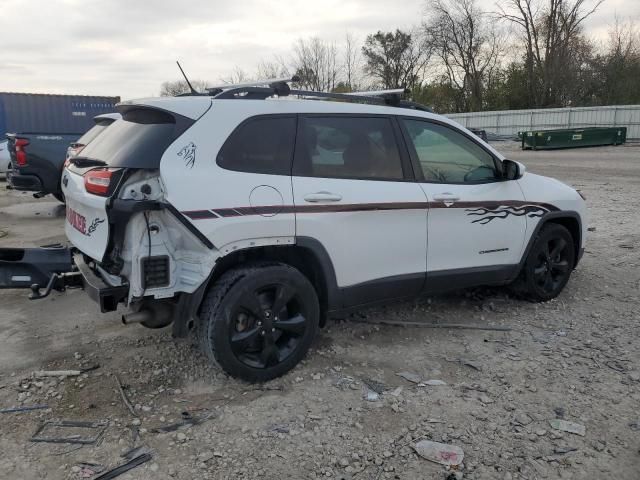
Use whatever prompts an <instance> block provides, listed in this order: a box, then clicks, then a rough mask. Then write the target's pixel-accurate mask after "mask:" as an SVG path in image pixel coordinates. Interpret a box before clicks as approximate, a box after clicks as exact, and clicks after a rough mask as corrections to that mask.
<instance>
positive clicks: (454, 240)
mask: <svg viewBox="0 0 640 480" xmlns="http://www.w3.org/2000/svg"><path fill="white" fill-rule="evenodd" d="M294 94H295V95H294ZM294 96H295V97H296V98H295V99H294V98H293V97H294ZM312 97H313V99H312ZM323 97H329V98H323ZM333 97H336V98H338V99H339V100H340V101H331V99H332V98H333ZM327 100H328V101H327ZM345 100H346V101H345ZM363 102H364V103H363ZM372 103H373V104H372ZM376 103H379V104H376ZM118 110H119V111H120V113H121V114H122V116H123V118H122V119H121V120H117V121H116V122H114V123H113V124H112V126H111V127H109V129H107V130H106V131H105V132H104V133H103V134H102V135H100V136H99V137H98V138H97V139H96V140H95V141H93V142H91V143H90V144H89V145H87V146H86V147H85V148H84V150H82V152H81V153H80V155H79V156H78V157H76V158H74V159H72V160H71V163H70V164H69V165H68V166H67V168H66V169H65V171H64V174H63V179H62V181H63V191H64V195H65V197H66V198H67V221H66V233H67V235H68V237H69V239H70V241H71V242H72V243H73V245H74V246H75V247H76V248H77V253H76V255H75V258H74V261H75V263H76V265H77V268H78V269H79V271H80V272H81V274H82V276H83V278H84V280H83V282H84V286H85V289H86V290H87V292H88V293H89V295H90V296H91V297H92V298H94V299H95V300H97V301H98V302H99V304H100V307H101V310H102V311H112V310H115V309H116V308H117V305H118V304H119V303H121V302H122V303H124V304H125V305H127V306H128V307H129V309H130V311H129V313H127V314H125V315H124V316H123V321H124V322H125V323H131V322H141V323H142V324H143V325H145V326H147V327H151V328H159V327H165V326H168V325H169V324H171V323H173V331H174V335H176V336H185V335H187V334H188V333H189V332H190V331H193V332H194V333H195V335H196V336H197V338H198V339H199V343H200V345H201V347H202V349H203V350H204V351H205V352H206V353H207V354H208V355H209V357H210V358H211V359H213V360H215V361H217V362H218V363H219V364H220V365H221V366H222V368H223V369H224V370H225V371H226V372H228V373H229V374H231V375H233V376H236V377H240V378H243V379H246V380H249V381H265V380H268V379H271V378H274V377H277V376H279V375H282V374H283V373H285V372H287V371H288V370H290V369H291V368H292V367H293V366H294V365H296V364H297V363H298V362H299V361H300V360H301V359H302V358H303V356H304V355H305V353H306V352H307V350H308V349H309V346H310V345H311V343H312V341H313V338H314V336H315V334H316V332H317V330H318V328H319V327H320V326H322V325H323V324H324V322H325V319H326V317H327V314H328V313H331V312H335V311H339V310H346V309H350V308H353V307H359V306H361V305H368V304H372V303H377V302H387V301H389V300H393V299H399V298H409V297H413V296H417V295H422V294H425V293H432V292H436V291H444V290H451V289H459V288H464V287H470V286H476V285H506V284H516V285H518V286H519V287H520V288H519V290H520V291H521V292H523V293H524V294H526V295H527V296H528V297H529V298H530V299H533V300H537V301H545V300H549V299H551V298H554V297H555V296H557V295H558V294H559V293H560V291H561V290H562V289H563V287H564V286H565V285H566V283H567V281H568V280H569V276H570V274H571V272H572V270H573V269H574V268H575V266H576V264H577V262H578V260H579V258H580V256H581V254H582V252H583V250H584V242H585V237H586V218H585V214H586V207H585V202H584V201H583V198H581V195H580V194H579V193H578V192H576V190H574V189H572V188H570V187H568V186H567V185H565V184H563V183H561V182H559V181H557V180H554V179H551V178H545V177H542V176H539V175H534V174H532V173H525V169H524V166H523V165H521V164H519V163H517V162H513V161H510V160H507V159H505V158H504V157H503V156H502V155H500V153H498V152H497V151H495V150H494V149H493V148H491V146H489V145H488V144H486V143H484V142H483V141H482V140H481V139H479V138H478V137H476V136H475V135H473V134H472V133H471V132H469V131H468V130H466V129H464V128H463V127H461V126H460V125H458V124H456V123H454V122H452V121H450V120H448V119H446V118H444V117H441V116H439V115H435V114H433V113H429V112H428V111H425V110H426V109H424V108H420V107H419V106H417V105H415V104H411V103H408V102H403V101H401V100H399V98H398V97H397V96H395V95H394V94H393V92H392V93H391V94H385V95H382V96H355V95H353V96H351V95H344V94H343V95H337V94H320V93H314V92H302V91H293V90H290V89H289V87H288V86H287V84H286V83H283V82H281V81H280V82H278V83H273V84H271V85H270V86H266V87H246V86H243V87H238V88H231V89H227V90H221V89H218V90H214V91H212V92H210V95H194V96H185V97H176V98H162V99H144V100H138V101H129V102H124V103H122V104H120V105H119V107H118Z"/></svg>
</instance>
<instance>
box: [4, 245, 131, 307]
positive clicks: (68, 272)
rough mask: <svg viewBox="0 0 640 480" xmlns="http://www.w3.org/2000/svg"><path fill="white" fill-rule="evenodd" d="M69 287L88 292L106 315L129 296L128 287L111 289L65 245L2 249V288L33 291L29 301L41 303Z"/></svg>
mask: <svg viewBox="0 0 640 480" xmlns="http://www.w3.org/2000/svg"><path fill="white" fill-rule="evenodd" d="M68 287H78V288H82V289H84V290H85V291H86V293H87V295H89V297H90V298H91V299H93V300H94V301H95V302H96V303H98V305H100V311H101V312H103V313H104V312H111V311H114V310H116V309H117V307H118V303H120V302H122V301H123V300H124V299H126V298H127V295H128V293H129V286H128V285H127V284H120V285H110V284H109V283H107V282H106V281H105V280H104V278H102V277H101V276H99V275H98V274H97V273H96V272H95V271H94V270H93V268H92V267H90V266H89V265H88V264H87V262H86V261H85V259H84V256H83V255H82V254H81V253H78V252H77V251H75V252H74V251H73V249H71V248H68V247H64V246H63V245H47V246H44V247H39V248H0V288H29V289H31V294H30V295H29V298H30V299H31V300H37V299H41V298H45V297H47V296H48V295H49V294H50V293H51V291H52V290H57V291H64V290H65V289H66V288H68Z"/></svg>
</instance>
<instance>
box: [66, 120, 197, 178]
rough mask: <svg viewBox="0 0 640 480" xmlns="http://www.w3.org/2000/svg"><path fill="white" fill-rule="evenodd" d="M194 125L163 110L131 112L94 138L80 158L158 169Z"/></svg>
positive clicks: (111, 164) (113, 165)
mask: <svg viewBox="0 0 640 480" xmlns="http://www.w3.org/2000/svg"><path fill="white" fill-rule="evenodd" d="M192 124H193V120H190V119H187V118H185V117H182V116H180V115H173V114H169V113H166V112H164V111H161V110H155V109H148V108H140V109H136V110H130V111H128V112H126V113H125V114H124V115H123V116H122V120H116V121H115V122H114V123H112V124H111V125H110V126H109V128H106V129H104V131H103V132H102V134H101V135H99V136H97V137H96V138H94V140H93V141H92V142H90V143H89V144H88V145H87V146H86V147H85V148H84V149H83V150H82V152H81V154H80V155H79V157H78V158H88V159H92V160H101V161H103V162H105V163H106V164H107V165H108V166H110V167H124V168H159V166H160V159H161V158H162V154H163V153H164V151H165V150H166V149H167V147H168V146H169V145H171V143H172V142H173V141H174V140H175V139H176V138H177V137H178V136H179V135H181V134H182V133H183V132H184V131H185V130H186V129H187V128H189V126H191V125H192ZM94 128H95V127H94ZM92 130H93V129H92ZM99 133H100V132H99Z"/></svg>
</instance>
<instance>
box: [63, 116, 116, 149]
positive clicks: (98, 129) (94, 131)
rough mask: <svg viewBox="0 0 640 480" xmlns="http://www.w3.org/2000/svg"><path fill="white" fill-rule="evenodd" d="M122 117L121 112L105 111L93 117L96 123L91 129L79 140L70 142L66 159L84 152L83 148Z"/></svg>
mask: <svg viewBox="0 0 640 480" xmlns="http://www.w3.org/2000/svg"><path fill="white" fill-rule="evenodd" d="M121 118H122V115H120V114H119V113H104V114H102V115H96V116H95V117H94V118H93V121H94V122H95V125H94V126H93V127H91V128H90V129H89V131H88V132H87V133H85V134H84V135H82V136H81V137H80V138H79V139H78V140H77V141H75V142H72V143H71V144H69V146H68V147H67V157H66V159H67V160H69V159H70V158H73V157H76V156H78V154H80V152H82V149H83V148H84V147H86V146H87V145H88V144H89V142H91V141H93V139H95V138H96V137H97V136H98V135H100V134H101V133H102V132H103V131H104V129H105V128H107V127H108V126H109V125H111V124H112V123H113V122H115V121H116V120H120V119H121Z"/></svg>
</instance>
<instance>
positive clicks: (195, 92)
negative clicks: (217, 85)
mask: <svg viewBox="0 0 640 480" xmlns="http://www.w3.org/2000/svg"><path fill="white" fill-rule="evenodd" d="M176 63H177V64H178V68H179V69H180V72H182V76H183V77H184V79H185V81H186V82H187V85H188V86H189V90H191V93H192V94H193V95H198V92H197V91H196V89H195V88H193V85H191V82H190V81H189V79H188V78H187V75H186V73H184V70H183V69H182V67H181V66H180V62H179V61H178V60H176Z"/></svg>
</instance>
